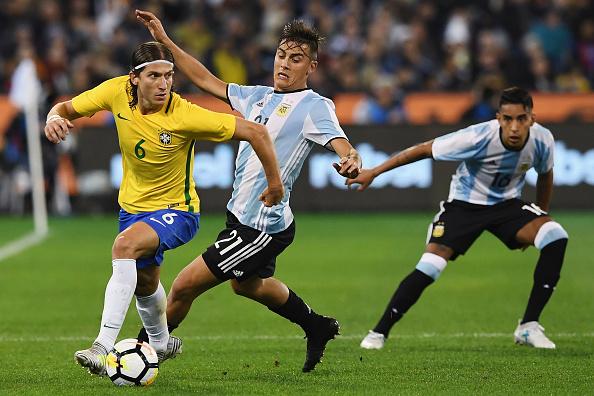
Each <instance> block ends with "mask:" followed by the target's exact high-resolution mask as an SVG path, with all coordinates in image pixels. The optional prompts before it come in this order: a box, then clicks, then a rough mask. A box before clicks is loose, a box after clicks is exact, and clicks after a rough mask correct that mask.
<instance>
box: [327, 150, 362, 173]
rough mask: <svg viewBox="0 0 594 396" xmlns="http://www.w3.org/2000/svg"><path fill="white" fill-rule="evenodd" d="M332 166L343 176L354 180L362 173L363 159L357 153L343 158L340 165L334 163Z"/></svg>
mask: <svg viewBox="0 0 594 396" xmlns="http://www.w3.org/2000/svg"><path fill="white" fill-rule="evenodd" d="M332 166H333V167H334V169H336V172H338V173H339V174H340V175H341V176H343V177H346V178H348V179H354V178H355V177H357V175H359V172H361V157H360V156H359V154H358V153H357V152H355V153H354V154H349V155H347V156H346V157H342V158H341V159H340V161H339V162H338V163H333V164H332Z"/></svg>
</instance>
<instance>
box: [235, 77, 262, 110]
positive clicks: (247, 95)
mask: <svg viewBox="0 0 594 396" xmlns="http://www.w3.org/2000/svg"><path fill="white" fill-rule="evenodd" d="M259 88H261V87H258V86H245V85H238V84H234V83H229V84H227V98H228V99H229V103H230V104H231V108H232V109H233V110H237V111H238V112H239V113H240V114H241V115H242V116H244V117H246V116H247V115H246V112H247V108H248V105H249V103H250V99H251V98H252V97H253V95H254V94H255V93H256V92H257V91H258V89H259Z"/></svg>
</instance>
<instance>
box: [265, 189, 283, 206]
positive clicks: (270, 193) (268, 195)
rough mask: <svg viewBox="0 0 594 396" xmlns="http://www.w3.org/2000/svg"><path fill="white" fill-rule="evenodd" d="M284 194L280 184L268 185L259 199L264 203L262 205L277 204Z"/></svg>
mask: <svg viewBox="0 0 594 396" xmlns="http://www.w3.org/2000/svg"><path fill="white" fill-rule="evenodd" d="M284 195H285V189H284V187H283V186H282V184H281V185H279V186H276V187H274V186H268V187H267V188H266V190H264V192H263V193H262V195H260V201H262V202H263V203H264V206H267V207H270V206H274V205H278V204H279V203H280V201H281V200H282V199H283V196H284Z"/></svg>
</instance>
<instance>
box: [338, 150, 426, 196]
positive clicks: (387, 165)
mask: <svg viewBox="0 0 594 396" xmlns="http://www.w3.org/2000/svg"><path fill="white" fill-rule="evenodd" d="M432 147H433V140H429V141H427V142H424V143H420V144H417V145H415V146H412V147H409V148H407V149H406V150H403V151H401V152H399V153H398V154H395V155H393V156H392V157H390V158H388V159H387V160H385V161H384V162H382V163H381V164H379V165H378V166H376V167H374V168H372V169H362V170H361V172H360V173H359V175H358V176H357V177H355V178H353V179H347V180H346V181H345V184H346V185H347V186H350V185H352V184H355V183H357V184H359V187H358V188H357V190H358V191H363V190H365V189H366V188H367V187H369V185H370V184H371V183H372V182H373V180H374V179H375V178H376V177H378V176H379V175H381V174H382V173H384V172H387V171H389V170H392V169H394V168H398V167H400V166H403V165H407V164H411V163H413V162H417V161H420V160H422V159H425V158H431V157H432V154H431V152H432V151H431V150H432Z"/></svg>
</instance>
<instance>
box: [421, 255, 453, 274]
mask: <svg viewBox="0 0 594 396" xmlns="http://www.w3.org/2000/svg"><path fill="white" fill-rule="evenodd" d="M447 264H448V262H447V260H446V259H444V258H443V257H441V256H438V255H437V254H433V253H424V254H423V255H422V256H421V259H420V260H419V263H418V264H417V266H416V267H415V268H416V269H418V270H419V271H421V272H422V273H424V274H425V275H427V276H430V277H431V278H433V279H434V280H437V278H439V276H440V275H441V273H442V272H443V270H444V269H445V267H446V265H447Z"/></svg>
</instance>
